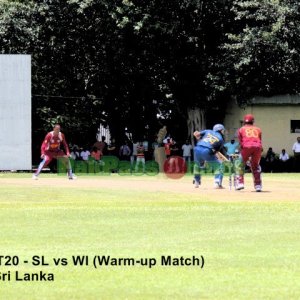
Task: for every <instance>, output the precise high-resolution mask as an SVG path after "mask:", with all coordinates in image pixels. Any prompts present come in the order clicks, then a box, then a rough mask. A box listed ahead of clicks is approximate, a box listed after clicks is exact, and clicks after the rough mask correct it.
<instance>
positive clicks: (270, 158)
mask: <svg viewBox="0 0 300 300" xmlns="http://www.w3.org/2000/svg"><path fill="white" fill-rule="evenodd" d="M275 158H276V154H275V152H274V151H273V149H272V147H269V149H268V151H267V154H266V157H265V164H266V166H265V167H266V169H265V171H266V172H271V173H272V172H273V170H274V163H275Z"/></svg>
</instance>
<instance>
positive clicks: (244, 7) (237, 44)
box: [224, 0, 300, 103]
mask: <svg viewBox="0 0 300 300" xmlns="http://www.w3.org/2000/svg"><path fill="white" fill-rule="evenodd" d="M299 8H300V4H299V2H298V1H291V0H284V1H268V0H263V1H261V0H260V1H257V0H252V1H234V3H233V8H232V10H233V12H234V14H235V30H234V31H233V32H231V33H230V34H228V42H227V43H225V44H224V48H225V49H226V55H227V61H226V63H227V65H228V66H229V65H231V66H232V67H233V68H232V73H231V74H227V80H228V81H229V82H230V83H231V88H232V92H233V93H234V94H236V95H237V96H238V100H239V102H240V103H242V102H246V101H247V99H249V98H250V97H252V96H255V95H264V96H271V95H274V94H284V93H299V90H300V84H299V82H300V81H299V79H300V77H299V76H300V75H299V65H300V48H299V47H300V38H299V37H300V35H299V34H300V26H299V25H300V23H299V22H300V15H299V14H300V10H299Z"/></svg>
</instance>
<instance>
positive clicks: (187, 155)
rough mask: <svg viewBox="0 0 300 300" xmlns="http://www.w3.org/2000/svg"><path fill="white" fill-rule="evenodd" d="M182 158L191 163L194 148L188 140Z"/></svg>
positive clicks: (183, 146)
mask: <svg viewBox="0 0 300 300" xmlns="http://www.w3.org/2000/svg"><path fill="white" fill-rule="evenodd" d="M181 149H182V157H183V158H184V160H185V162H188V163H189V164H190V163H191V152H192V149H193V146H192V145H191V143H189V141H188V140H186V141H185V144H184V145H182V147H181Z"/></svg>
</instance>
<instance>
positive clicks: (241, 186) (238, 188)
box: [235, 183, 245, 191]
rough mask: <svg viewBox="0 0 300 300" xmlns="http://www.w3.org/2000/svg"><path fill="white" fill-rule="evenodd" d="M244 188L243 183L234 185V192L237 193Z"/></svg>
mask: <svg viewBox="0 0 300 300" xmlns="http://www.w3.org/2000/svg"><path fill="white" fill-rule="evenodd" d="M244 188H245V187H244V184H243V183H238V184H237V185H236V188H235V189H236V190H237V191H240V190H243V189H244Z"/></svg>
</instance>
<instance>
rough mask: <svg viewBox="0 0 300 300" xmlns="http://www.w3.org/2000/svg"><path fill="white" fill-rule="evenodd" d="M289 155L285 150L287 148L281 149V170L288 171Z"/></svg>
mask: <svg viewBox="0 0 300 300" xmlns="http://www.w3.org/2000/svg"><path fill="white" fill-rule="evenodd" d="M289 158H290V157H289V155H288V154H287V153H286V152H285V149H282V150H281V153H280V155H279V171H280V172H287V171H288V169H289V165H288V164H289Z"/></svg>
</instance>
